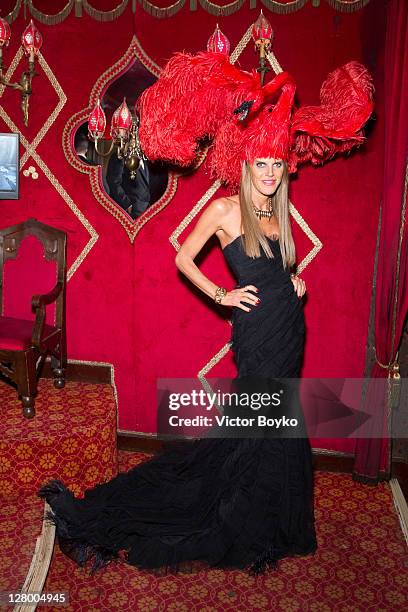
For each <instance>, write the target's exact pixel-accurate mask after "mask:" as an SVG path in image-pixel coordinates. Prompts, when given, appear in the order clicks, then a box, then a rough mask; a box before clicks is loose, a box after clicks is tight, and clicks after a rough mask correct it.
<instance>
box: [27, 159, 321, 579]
mask: <svg viewBox="0 0 408 612" xmlns="http://www.w3.org/2000/svg"><path fill="white" fill-rule="evenodd" d="M287 184H288V175H287V167H286V164H285V162H283V161H282V160H279V159H276V160H275V159H255V161H254V162H253V164H251V165H249V164H247V163H246V164H244V166H243V178H242V184H241V193H240V196H232V197H229V198H221V199H218V200H215V201H214V202H212V203H211V204H210V205H209V207H208V208H207V210H206V211H205V212H204V213H203V214H202V215H201V217H200V219H199V221H198V222H197V224H196V227H195V228H194V230H193V231H192V232H191V233H190V235H189V236H188V237H187V239H186V240H185V242H184V244H183V246H182V247H181V249H180V251H179V253H178V255H177V257H176V263H177V266H178V267H179V269H180V270H181V271H182V272H183V273H184V274H186V276H187V277H188V278H189V279H190V280H191V281H192V282H193V283H194V284H195V285H197V286H198V287H199V288H200V289H201V290H202V291H204V292H205V293H207V295H211V296H212V297H214V296H215V295H216V294H217V287H216V285H215V284H214V283H213V282H212V281H211V280H210V279H208V278H207V277H205V276H204V275H203V274H202V273H201V272H200V270H199V269H198V268H197V267H196V266H195V264H194V261H193V260H194V258H195V256H196V255H197V253H198V252H199V251H200V249H201V247H202V246H203V245H204V244H205V243H206V242H207V240H208V238H210V236H212V235H213V234H214V233H215V234H216V235H217V236H218V237H219V239H220V243H221V246H222V248H223V252H224V255H225V256H226V258H227V260H228V261H229V263H230V264H231V266H232V268H233V270H234V272H235V273H236V274H237V276H238V277H239V278H240V279H241V280H242V281H243V283H244V284H242V283H241V285H242V286H241V287H240V288H236V289H233V290H231V291H228V292H225V291H224V292H220V291H218V294H219V295H220V297H219V299H217V301H218V302H219V303H221V304H224V305H226V306H232V307H234V308H235V309H236V310H235V317H234V318H235V322H234V336H233V350H234V352H235V356H236V359H237V365H238V371H239V375H243V376H244V377H245V376H246V377H248V376H252V375H254V374H255V375H256V376H257V377H260V378H262V379H265V378H266V379H268V378H274V377H278V376H279V377H284V376H296V375H298V372H299V368H300V361H301V356H302V346H303V310H302V302H301V297H302V296H303V294H304V292H305V284H304V282H303V281H302V280H300V279H298V278H297V277H292V278H291V275H290V271H289V268H290V266H291V265H292V264H293V262H294V255H295V253H294V245H293V240H292V236H291V231H290V222H289V214H288V197H287ZM258 216H259V217H260V219H258ZM241 233H243V234H245V238H246V239H247V243H246V248H248V250H251V249H253V250H254V251H256V250H257V249H258V250H259V255H258V256H255V257H254V258H253V257H251V256H248V255H247V254H246V253H245V252H244V250H242V248H241V244H240V238H239V236H240V234H241ZM260 248H262V252H261V251H260ZM282 253H283V254H284V257H285V259H283V257H282ZM283 261H284V262H285V263H284V264H283V263H282V262H283ZM238 312H239V313H240V314H238ZM39 495H40V496H41V497H43V498H45V499H47V501H48V503H49V504H50V505H51V507H52V510H53V513H52V514H51V515H50V516H49V518H50V519H51V520H52V521H53V522H54V523H55V525H56V528H57V535H58V539H59V543H60V546H61V549H62V550H63V552H65V553H66V554H67V555H68V556H70V557H71V558H73V559H74V560H75V561H76V562H77V563H78V564H80V565H84V564H85V563H86V562H87V561H88V559H90V558H91V557H93V558H94V565H93V568H94V569H97V568H98V567H100V566H101V565H104V564H105V563H106V562H107V561H109V560H110V559H113V558H116V557H118V556H119V552H120V551H122V550H124V551H126V552H125V560H126V561H127V562H128V563H130V564H133V565H136V566H138V567H141V568H160V567H166V568H169V567H170V568H173V569H177V568H178V567H179V566H180V564H182V563H183V562H186V561H194V560H196V561H204V562H206V563H208V564H210V565H212V566H216V567H231V568H251V569H252V570H253V571H255V572H261V571H264V570H265V569H266V568H267V567H270V566H275V565H276V562H277V560H278V559H280V558H282V557H284V556H287V555H291V554H307V553H310V552H313V551H314V550H315V549H316V536H315V530H314V516H313V486H312V467H311V451H310V445H309V442H308V440H307V438H295V439H285V438H283V439H282V438H280V439H259V438H254V439H251V437H250V432H248V438H243V439H202V440H198V441H196V442H195V443H194V444H193V445H189V446H188V447H187V448H183V449H182V450H180V449H178V450H174V451H170V452H165V453H163V454H162V455H160V456H158V457H155V458H153V459H152V460H150V461H148V462H146V463H144V464H142V465H140V466H137V467H136V468H134V469H133V470H131V471H130V472H128V473H126V474H120V475H119V476H118V477H116V478H114V479H113V480H111V481H110V482H108V483H105V484H102V485H98V486H97V487H95V488H94V489H91V490H88V491H86V493H85V497H84V499H75V498H74V496H73V494H72V493H71V492H70V491H68V490H67V489H66V488H65V486H64V485H63V484H62V483H61V482H60V481H51V482H50V483H48V484H47V485H45V486H44V487H43V488H42V489H41V490H40V492H39Z"/></svg>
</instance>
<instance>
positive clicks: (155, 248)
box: [0, 0, 385, 451]
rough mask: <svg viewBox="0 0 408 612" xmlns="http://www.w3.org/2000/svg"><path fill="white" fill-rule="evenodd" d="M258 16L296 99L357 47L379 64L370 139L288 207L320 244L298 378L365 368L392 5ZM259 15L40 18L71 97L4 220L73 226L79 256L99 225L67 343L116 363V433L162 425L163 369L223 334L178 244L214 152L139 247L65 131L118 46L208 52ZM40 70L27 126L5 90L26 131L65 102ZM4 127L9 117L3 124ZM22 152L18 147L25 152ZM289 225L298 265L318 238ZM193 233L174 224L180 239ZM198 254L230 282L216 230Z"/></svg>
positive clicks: (299, 186)
mask: <svg viewBox="0 0 408 612" xmlns="http://www.w3.org/2000/svg"><path fill="white" fill-rule="evenodd" d="M264 12H265V13H266V14H267V16H268V18H269V19H270V21H271V23H272V26H273V28H274V30H275V42H274V52H275V55H276V56H277V58H278V60H279V62H280V63H281V65H282V67H283V68H284V69H287V70H289V71H290V72H292V73H293V75H294V77H295V79H296V81H297V99H296V102H297V104H298V105H303V104H317V103H318V102H319V98H318V93H319V89H320V86H321V84H322V82H323V80H324V79H325V77H326V75H327V74H328V72H330V71H331V70H333V69H334V68H336V67H337V66H339V65H341V64H342V63H345V62H347V61H349V60H351V59H355V60H359V61H362V62H363V63H365V64H366V65H367V67H368V68H369V69H370V70H371V71H372V73H373V75H374V79H375V87H376V104H377V110H376V120H375V121H372V122H371V123H370V125H369V132H370V133H369V138H368V141H367V143H366V145H364V146H363V147H361V149H360V151H358V152H355V153H353V154H351V155H350V156H349V158H348V159H343V158H342V159H337V160H335V161H332V162H330V163H328V164H327V165H326V166H324V167H322V168H318V169H316V168H309V167H305V168H301V169H300V171H299V173H298V175H297V176H296V177H295V178H294V179H293V180H292V185H291V199H292V202H293V204H294V206H295V207H296V208H297V210H298V211H299V212H300V214H301V215H302V216H303V217H304V219H305V220H306V222H307V223H308V224H309V226H310V228H311V229H312V231H313V232H314V233H315V234H316V235H317V237H318V238H319V239H320V240H321V241H322V243H323V248H322V250H321V251H320V252H319V253H318V254H317V256H316V257H315V258H314V259H313V260H312V262H311V263H310V264H309V265H308V267H307V268H306V270H305V271H304V273H303V278H304V279H305V281H306V283H307V288H308V297H307V301H306V306H305V314H306V321H307V342H306V353H305V364H304V371H303V375H304V376H328V377H335V376H353V377H360V376H362V375H363V371H364V360H365V343H366V336H367V326H368V316H369V306H370V294H371V283H372V272H373V265H374V251H375V240H376V229H377V221H378V209H379V202H380V195H381V194H380V193H379V189H380V185H381V182H382V167H383V150H382V144H383V134H382V132H383V113H384V108H383V82H382V70H383V40H384V32H385V3H384V2H381V1H379V0H372V1H371V2H370V3H369V4H368V6H367V7H365V8H364V9H362V10H361V11H357V12H354V13H338V12H336V11H335V10H334V9H332V8H330V6H328V5H327V4H326V3H321V6H320V7H319V8H318V9H317V8H314V7H312V6H311V4H310V3H309V4H308V5H307V6H306V7H305V8H304V9H301V10H299V11H298V12H295V13H293V14H289V15H278V14H271V13H269V12H268V11H265V10H264ZM256 16H257V10H256V11H253V10H249V8H243V9H242V10H240V11H238V12H237V13H235V14H233V15H231V16H229V17H222V18H221V19H217V18H216V17H214V16H212V15H210V14H208V13H206V12H204V11H203V10H201V9H198V11H197V12H195V13H191V12H190V11H189V10H188V9H187V8H185V9H183V10H181V11H180V12H179V13H178V14H177V15H176V16H174V17H171V18H168V19H162V20H159V19H155V18H153V17H151V16H149V15H148V14H147V13H145V12H144V11H142V10H140V7H138V10H137V13H136V18H135V19H134V18H133V15H132V13H131V10H130V6H129V7H128V8H127V10H126V11H125V14H124V15H123V16H121V17H120V18H119V19H117V20H116V21H114V22H112V23H102V22H97V21H94V20H92V19H91V18H90V17H88V16H87V15H84V16H83V17H82V18H80V19H78V18H76V17H75V16H74V14H72V15H70V16H69V17H68V18H67V19H66V20H65V21H64V22H63V23H61V24H58V25H54V26H46V25H43V24H37V25H38V27H39V29H40V30H41V32H42V34H43V36H44V45H43V48H42V54H43V57H44V59H45V60H46V62H47V63H48V65H49V67H50V70H51V71H52V73H53V74H54V75H55V77H56V79H57V80H58V82H59V83H60V85H61V88H62V90H63V91H64V93H65V95H66V97H67V101H66V104H65V105H64V106H63V108H62V110H61V111H60V113H59V114H58V116H57V117H56V119H55V121H54V122H53V124H52V125H51V126H50V128H49V130H48V132H47V133H46V134H45V135H44V137H43V139H42V140H41V142H40V144H39V145H38V147H37V153H38V155H39V156H40V158H41V160H42V163H41V162H40V161H39V160H38V158H34V159H33V157H29V158H28V160H27V161H26V163H25V165H24V166H23V168H22V169H24V168H26V167H28V166H29V165H34V166H35V167H36V168H37V169H38V171H39V174H40V176H39V179H38V180H37V181H34V180H33V179H32V178H26V177H23V176H22V175H21V199H20V200H19V201H2V202H0V215H1V225H2V226H3V227H5V226H7V225H11V224H14V223H17V222H19V221H22V220H24V219H26V218H27V217H29V216H34V217H36V218H38V219H39V220H41V221H44V222H46V223H50V224H52V225H55V226H56V227H58V228H62V229H65V230H66V231H68V256H69V265H70V266H72V264H73V263H74V262H75V261H76V260H77V258H78V256H81V252H82V251H83V249H84V247H85V246H86V245H87V243H88V241H89V239H90V233H89V231H88V229H87V227H86V224H87V223H89V224H90V225H91V227H92V228H93V229H91V232H92V231H94V232H96V233H97V234H98V236H99V237H98V239H97V240H96V242H95V243H94V245H93V247H92V248H91V250H90V251H89V253H88V254H87V255H86V257H85V258H84V259H83V261H81V263H80V265H79V267H77V269H76V270H75V271H74V273H73V274H72V277H71V278H70V280H69V283H68V296H67V322H68V342H69V344H68V350H69V357H70V358H71V359H81V360H89V361H97V362H109V363H112V364H113V366H114V372H115V382H116V386H117V391H118V401H119V429H121V430H128V431H137V432H147V433H148V432H154V431H155V426H156V424H155V417H156V378H157V377H171V376H174V377H195V376H197V373H198V372H199V371H200V369H201V368H202V367H203V366H204V365H205V364H206V363H207V362H208V361H209V360H210V359H211V358H212V357H213V356H214V355H215V354H216V353H217V351H218V350H219V349H220V348H221V347H222V346H223V345H224V344H225V343H226V342H227V341H228V340H229V339H230V335H231V328H230V326H229V324H228V322H227V319H228V315H229V311H225V312H224V311H223V310H218V309H217V308H216V307H215V306H214V304H213V303H212V302H211V300H209V299H208V298H207V297H206V296H204V295H201V294H200V292H199V291H198V290H196V289H195V288H194V287H193V286H192V285H191V284H190V283H189V282H188V281H186V280H185V279H183V278H181V276H180V274H179V273H178V271H177V269H176V267H175V264H174V256H175V250H174V247H173V246H172V244H171V243H170V241H169V236H170V235H171V234H172V232H173V231H174V230H175V229H176V227H177V226H178V225H179V224H180V223H181V221H182V220H183V219H184V217H185V216H186V215H187V214H188V213H189V212H190V210H191V209H192V207H193V206H194V205H195V203H196V202H197V201H198V200H199V199H200V198H201V197H202V196H203V194H204V192H205V191H206V189H207V188H208V187H209V186H210V185H211V180H210V177H209V175H208V173H207V172H206V165H205V163H204V164H203V165H202V166H201V167H200V168H199V170H198V171H197V172H196V173H195V174H193V175H191V176H189V177H188V178H183V179H181V180H180V181H179V186H178V190H177V193H176V195H175V197H174V198H173V199H172V201H171V202H170V203H169V204H168V205H167V206H166V208H165V209H164V210H162V211H161V212H160V213H159V214H157V215H156V216H154V217H153V218H152V219H151V220H150V221H149V222H148V223H147V224H146V225H145V226H144V227H143V229H142V230H141V231H140V232H139V233H138V235H137V236H136V239H135V241H134V244H131V242H130V240H129V238H128V236H127V234H126V232H125V231H124V229H123V227H122V226H121V225H120V224H119V223H118V222H117V221H116V220H115V219H114V218H113V217H112V216H111V215H110V214H109V213H108V211H106V210H105V209H104V208H103V207H102V206H101V205H100V204H99V203H98V201H97V200H96V199H95V197H94V196H93V194H92V191H91V189H90V184H89V178H88V176H87V175H85V174H81V173H79V172H78V171H77V170H75V169H74V168H73V167H72V166H71V165H70V164H69V163H68V161H67V159H66V158H65V155H64V152H63V149H62V132H63V129H64V126H65V124H66V122H67V121H68V120H69V118H70V117H71V116H72V115H73V114H74V113H76V112H78V111H79V110H81V109H83V108H85V107H87V105H88V100H89V94H90V91H91V89H92V86H93V85H94V83H95V81H96V80H97V78H98V77H99V76H100V75H101V74H102V73H103V72H104V71H105V70H106V69H107V68H108V67H109V66H110V65H112V64H113V63H115V62H116V61H117V60H118V59H119V58H120V57H121V56H122V55H123V54H124V53H125V51H126V50H127V48H128V46H129V45H130V42H131V39H132V35H133V33H134V32H135V33H136V35H137V37H138V39H139V41H140V43H141V45H142V47H143V48H144V50H145V52H146V53H147V54H148V55H149V56H150V57H151V58H152V59H153V60H154V61H156V62H157V63H158V64H159V65H163V63H164V61H165V60H166V59H167V58H168V57H169V56H170V55H171V54H172V52H174V51H176V50H183V49H184V50H187V51H191V52H195V51H198V50H200V49H203V48H205V44H206V40H207V38H208V37H209V35H210V34H211V32H212V31H213V29H214V27H215V24H216V22H217V21H219V23H220V27H221V28H222V30H223V31H224V33H225V34H227V36H228V37H229V39H230V41H231V45H232V48H234V46H235V45H236V44H237V43H238V41H239V40H240V39H241V37H242V36H243V34H244V33H245V31H246V30H247V28H248V26H249V25H250V24H251V23H252V22H253V21H254V20H255V18H256ZM24 27H25V22H24V20H23V18H22V14H21V15H20V16H19V17H18V19H17V20H16V21H15V22H14V23H13V24H12V30H13V41H12V43H11V45H10V48H9V49H8V50H7V52H6V53H5V61H6V63H10V61H11V59H12V58H13V57H14V54H15V53H16V51H17V46H18V38H19V34H20V33H21V32H22V30H23V29H24ZM255 61H256V58H255V55H254V53H253V47H252V44H250V45H249V46H248V48H247V49H246V50H245V52H244V53H243V54H242V56H241V58H240V65H241V66H242V67H243V68H245V69H250V68H252V67H253V66H254V65H255ZM22 65H23V64H22V63H21V64H20V66H19V67H18V69H17V72H20V71H21V69H22ZM24 66H25V64H24ZM38 71H39V73H40V76H39V77H36V79H35V80H34V94H33V96H32V100H31V104H30V122H29V127H28V128H25V127H24V125H23V122H22V119H21V116H20V108H19V104H18V102H17V94H16V92H11V91H6V92H5V93H4V94H3V96H2V97H1V100H0V102H1V105H2V108H3V110H4V112H5V113H7V114H8V115H9V116H10V117H11V118H12V120H13V122H14V124H15V125H16V126H17V128H18V129H19V130H21V132H22V134H23V135H24V136H25V138H26V139H27V141H28V142H29V143H31V142H32V141H33V140H34V139H35V137H36V135H37V134H38V132H39V130H41V128H42V126H43V125H44V122H45V121H46V120H47V118H48V117H49V115H50V114H51V112H52V111H53V109H54V108H55V105H56V103H57V99H58V98H57V95H56V93H55V91H54V89H53V87H51V85H50V83H49V82H48V79H47V77H46V76H45V74H44V72H43V70H42V68H41V67H39V69H38ZM8 129H9V128H8V126H7V125H6V123H5V121H4V118H1V117H0V131H8ZM24 151H25V148H24V145H23V146H22V148H21V153H22V154H23V153H24ZM78 211H79V213H78ZM81 215H83V217H81ZM194 223H195V220H193V221H192V225H191V227H193V225H194ZM186 231H188V229H187V230H186ZM294 231H295V237H296V242H297V247H298V254H299V256H298V260H299V261H300V260H301V259H302V258H303V257H304V256H305V255H306V254H307V253H308V251H309V250H310V248H311V243H310V241H309V240H308V238H307V237H306V236H305V235H304V234H303V232H302V231H301V230H300V229H299V228H298V227H296V224H295V227H294ZM184 236H185V235H184V234H183V233H182V234H181V235H180V238H179V240H180V242H182V241H183V240H184ZM198 262H199V264H200V267H201V269H202V271H203V272H204V273H205V274H207V275H208V276H209V277H210V278H211V279H212V280H214V282H217V283H219V284H225V285H226V286H233V284H235V281H234V278H233V276H232V274H231V272H230V271H229V269H228V267H227V264H226V263H225V261H224V259H223V256H222V253H221V251H220V249H219V248H218V245H217V243H216V241H215V240H214V241H212V242H211V244H209V246H208V249H207V250H206V252H205V253H204V254H203V256H202V257H200V258H199V260H198ZM77 263H78V262H77ZM221 375H224V376H234V375H235V367H234V364H233V360H232V355H231V352H230V353H229V354H228V355H227V356H226V357H225V358H224V359H222V360H221V361H220V362H219V363H218V364H217V365H216V366H215V367H214V368H213V369H212V370H211V372H210V373H209V375H208V376H210V377H212V376H214V377H216V376H221ZM314 445H315V446H320V447H322V446H326V447H328V448H335V449H340V450H344V451H352V450H353V442H352V441H343V440H338V441H336V440H333V441H329V442H325V441H314Z"/></svg>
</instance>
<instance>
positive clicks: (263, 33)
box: [252, 11, 273, 42]
mask: <svg viewBox="0 0 408 612" xmlns="http://www.w3.org/2000/svg"><path fill="white" fill-rule="evenodd" d="M252 38H253V39H254V41H255V42H256V41H257V40H270V41H271V40H272V38H273V30H272V26H271V24H270V23H269V21H268V20H267V19H266V17H265V15H264V14H263V12H262V11H261V12H260V14H259V17H258V19H257V20H256V21H255V23H254V25H253V26H252Z"/></svg>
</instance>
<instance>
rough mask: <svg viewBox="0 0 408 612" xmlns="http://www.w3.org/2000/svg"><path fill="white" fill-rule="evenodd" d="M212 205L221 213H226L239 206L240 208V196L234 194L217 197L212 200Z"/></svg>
mask: <svg viewBox="0 0 408 612" xmlns="http://www.w3.org/2000/svg"><path fill="white" fill-rule="evenodd" d="M210 206H211V207H212V209H213V210H214V211H217V212H218V213H219V214H221V215H226V214H229V213H231V212H233V211H236V209H237V207H238V208H239V197H238V195H236V196H235V195H233V196H224V197H221V198H216V199H215V200H213V201H212V202H211V204H210Z"/></svg>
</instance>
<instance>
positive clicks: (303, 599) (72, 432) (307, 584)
mask: <svg viewBox="0 0 408 612" xmlns="http://www.w3.org/2000/svg"><path fill="white" fill-rule="evenodd" d="M0 406H2V408H3V410H4V418H3V419H2V421H1V425H0V501H1V504H0V591H9V590H12V591H16V590H19V589H21V587H22V585H23V583H24V580H25V576H26V574H27V571H28V568H29V566H30V562H31V557H32V555H33V552H34V548H35V540H36V538H37V536H38V535H39V533H40V532H41V527H42V515H43V511H44V504H43V502H42V500H40V499H38V498H37V497H36V495H35V493H36V491H37V489H38V488H39V486H41V484H42V483H43V482H44V481H46V480H47V479H48V478H53V477H61V478H62V479H63V480H64V481H65V482H67V484H68V485H69V486H70V488H71V489H72V490H73V491H74V492H75V493H76V494H77V495H82V494H83V492H84V490H85V489H87V488H90V487H92V486H94V485H95V484H96V483H98V482H102V481H104V480H108V479H109V478H111V477H112V476H114V475H115V474H116V473H117V469H118V465H119V471H121V472H123V471H127V470H129V469H131V468H132V467H134V466H135V465H137V464H138V463H140V462H142V461H145V460H148V459H149V456H148V455H146V454H143V453H134V452H132V453H130V452H122V451H119V453H118V452H117V448H116V406H115V402H114V397H113V393H112V389H111V387H110V386H109V385H91V384H88V383H68V384H67V386H66V387H65V389H62V390H55V389H54V388H53V386H52V381H47V380H42V381H41V382H40V388H39V396H38V399H37V403H36V408H37V416H36V417H35V418H34V419H33V420H32V421H28V420H26V419H23V417H22V416H21V406H20V404H19V402H18V401H17V398H16V394H15V391H14V390H13V389H12V388H10V387H8V386H6V385H4V384H1V385H0ZM118 458H119V463H118ZM315 514H316V530H317V537H318V550H317V552H316V553H315V554H313V555H309V556H307V557H294V558H287V559H283V560H281V561H280V562H279V566H278V569H277V570H270V571H269V572H267V573H266V574H264V575H262V576H256V577H255V576H251V575H249V574H247V573H245V572H243V571H225V570H219V569H202V568H201V569H199V570H197V571H195V572H193V573H190V574H178V575H171V574H167V575H163V576H160V575H155V574H153V573H149V572H147V571H139V570H137V569H136V568H134V567H132V566H129V565H126V564H124V563H111V564H110V565H109V566H107V567H105V568H103V569H102V570H101V571H100V572H97V573H96V574H95V575H93V576H91V575H89V572H88V570H87V569H84V568H79V567H77V566H76V565H75V564H74V563H73V562H72V561H70V560H69V559H68V558H66V557H65V556H64V555H63V554H62V553H61V552H60V550H59V548H58V545H57V544H55V546H54V553H53V557H52V560H51V565H50V569H49V573H48V576H47V579H46V583H45V586H44V589H43V591H44V592H58V591H65V592H67V593H68V597H69V603H68V605H66V606H64V607H62V606H38V607H37V610H39V611H41V610H44V611H51V610H56V611H59V610H61V609H64V610H67V611H72V612H88V611H89V612H91V611H92V612H98V611H101V612H105V611H106V612H112V611H115V610H120V611H132V612H133V611H142V612H150V611H152V612H153V611H156V610H157V611H169V612H196V611H197V612H216V611H218V610H226V611H231V612H232V611H233V610H234V611H238V612H249V611H253V610H254V611H257V610H268V611H278V612H280V611H282V612H297V611H299V612H300V611H301V612H303V611H308V612H331V611H333V610H335V611H336V612H360V611H361V612H363V611H364V612H367V611H372V612H374V611H375V612H388V611H392V612H398V611H400V610H401V611H402V610H404V611H405V610H407V609H408V551H407V546H406V542H405V539H404V537H403V533H402V531H401V527H400V524H399V520H398V516H397V512H396V510H395V507H394V503H393V498H392V493H391V489H390V487H389V485H388V483H385V482H382V483H380V484H379V485H378V486H376V487H368V486H365V485H363V484H361V483H357V482H354V481H353V480H352V478H351V476H350V475H348V474H333V473H326V472H316V474H315ZM0 608H1V606H0ZM2 609H11V608H5V607H3V608H2Z"/></svg>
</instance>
